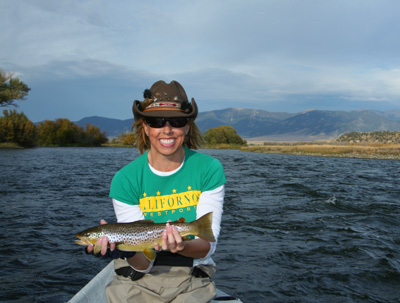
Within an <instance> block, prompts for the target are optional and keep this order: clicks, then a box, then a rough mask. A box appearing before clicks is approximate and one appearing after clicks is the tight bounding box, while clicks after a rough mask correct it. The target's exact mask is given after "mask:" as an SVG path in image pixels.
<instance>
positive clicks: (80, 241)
mask: <svg viewBox="0 0 400 303" xmlns="http://www.w3.org/2000/svg"><path fill="white" fill-rule="evenodd" d="M75 243H76V244H79V245H85V246H87V245H88V244H87V243H86V242H85V241H82V240H75Z"/></svg>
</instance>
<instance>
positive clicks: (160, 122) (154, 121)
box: [145, 117, 189, 128]
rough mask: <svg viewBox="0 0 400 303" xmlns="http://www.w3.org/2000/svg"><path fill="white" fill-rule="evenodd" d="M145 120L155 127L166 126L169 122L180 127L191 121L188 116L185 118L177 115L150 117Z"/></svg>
mask: <svg viewBox="0 0 400 303" xmlns="http://www.w3.org/2000/svg"><path fill="white" fill-rule="evenodd" d="M145 120H146V123H147V125H148V126H150V127H153V128H161V127H164V126H165V124H166V123H167V122H169V124H170V125H171V126H172V127H177V128H179V127H184V126H185V125H186V124H187V123H188V121H189V119H188V118H183V117H177V118H159V117H148V118H146V119H145Z"/></svg>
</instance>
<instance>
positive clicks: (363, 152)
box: [240, 141, 400, 160]
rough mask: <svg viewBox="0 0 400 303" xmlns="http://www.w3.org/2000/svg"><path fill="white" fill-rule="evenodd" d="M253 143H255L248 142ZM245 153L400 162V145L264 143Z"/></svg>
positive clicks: (247, 147) (247, 149)
mask: <svg viewBox="0 0 400 303" xmlns="http://www.w3.org/2000/svg"><path fill="white" fill-rule="evenodd" d="M248 143H250V144H251V143H253V144H254V142H248ZM240 150H241V151H245V152H258V153H278V154H294V155H309V156H326V157H348V158H370V159H392V160H400V144H389V143H387V144H384V143H338V142H334V141H325V142H322V141H321V142H264V143H263V144H262V145H250V146H245V147H242V148H241V149H240Z"/></svg>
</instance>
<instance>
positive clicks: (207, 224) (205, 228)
mask: <svg viewBox="0 0 400 303" xmlns="http://www.w3.org/2000/svg"><path fill="white" fill-rule="evenodd" d="M212 214H213V213H212V212H209V213H208V214H205V215H204V216H202V217H201V218H199V219H197V220H195V221H193V222H190V223H186V222H185V219H184V218H180V219H179V220H177V221H175V222H170V223H169V224H170V225H171V226H175V227H176V228H177V230H178V232H179V234H180V235H181V237H182V239H183V240H187V239H188V236H198V237H199V238H201V239H203V240H206V241H208V242H215V238H214V234H213V231H212V228H211V226H212ZM165 224H166V223H154V221H153V220H140V221H135V222H132V223H110V224H102V225H98V226H95V227H92V228H89V229H85V230H83V231H81V232H78V233H77V234H76V235H75V236H76V237H77V238H78V239H79V240H75V243H76V244H79V245H85V246H87V245H94V249H93V252H94V253H95V254H97V253H98V252H100V250H101V245H97V240H98V239H99V238H100V237H105V236H106V237H107V238H108V241H109V242H112V243H116V247H117V249H119V250H122V251H135V252H138V251H142V252H143V253H144V255H145V256H146V258H147V259H149V260H150V261H153V260H155V258H156V251H155V250H154V249H153V248H154V243H157V244H158V245H161V242H162V235H163V232H164V231H165Z"/></svg>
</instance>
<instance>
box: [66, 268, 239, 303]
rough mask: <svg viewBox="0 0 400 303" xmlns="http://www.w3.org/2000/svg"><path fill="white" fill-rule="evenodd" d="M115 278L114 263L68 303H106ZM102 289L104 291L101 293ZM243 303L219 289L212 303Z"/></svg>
mask: <svg viewBox="0 0 400 303" xmlns="http://www.w3.org/2000/svg"><path fill="white" fill-rule="evenodd" d="M113 276H114V261H111V262H110V263H109V264H108V265H107V266H106V267H104V268H103V269H102V270H101V271H100V272H99V273H98V274H97V275H96V276H95V277H94V278H93V279H92V280H90V281H89V283H88V284H86V285H85V286H84V287H83V288H82V289H81V290H80V291H79V292H77V293H76V294H75V295H74V296H73V297H72V298H71V299H70V300H69V301H68V303H106V294H105V291H104V290H105V288H106V286H107V285H108V284H109V283H110V282H111V281H112V279H113ZM100 289H102V290H103V291H99V290H100ZM218 302H225V303H243V302H242V301H241V300H240V299H238V298H235V297H231V296H229V295H228V294H226V293H224V292H223V291H221V290H219V289H217V295H216V296H215V298H214V299H213V300H211V301H210V303H218Z"/></svg>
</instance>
